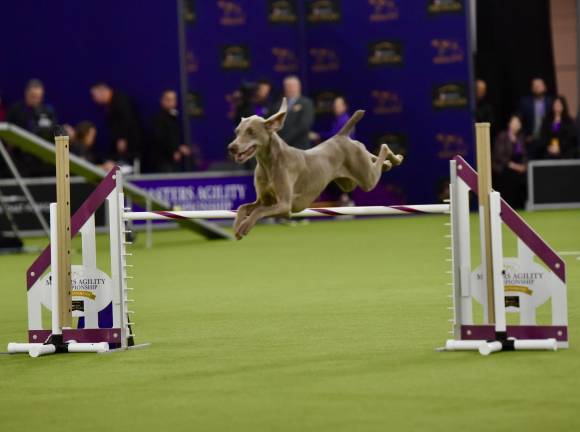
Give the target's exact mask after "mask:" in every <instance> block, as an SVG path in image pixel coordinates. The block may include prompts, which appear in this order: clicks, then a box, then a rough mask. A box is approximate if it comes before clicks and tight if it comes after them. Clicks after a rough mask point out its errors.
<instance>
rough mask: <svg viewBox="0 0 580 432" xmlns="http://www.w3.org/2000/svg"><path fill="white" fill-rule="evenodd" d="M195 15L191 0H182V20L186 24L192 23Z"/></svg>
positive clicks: (195, 17)
mask: <svg viewBox="0 0 580 432" xmlns="http://www.w3.org/2000/svg"><path fill="white" fill-rule="evenodd" d="M196 19H197V16H196V15H195V4H194V2H193V0H184V2H183V20H184V21H185V22H186V23H187V24H193V23H194V22H195V20H196Z"/></svg>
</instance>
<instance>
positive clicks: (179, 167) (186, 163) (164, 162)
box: [152, 90, 195, 172]
mask: <svg viewBox="0 0 580 432" xmlns="http://www.w3.org/2000/svg"><path fill="white" fill-rule="evenodd" d="M159 104H160V107H161V109H160V110H159V112H158V113H157V115H156V116H155V117H154V118H153V130H152V133H153V137H152V138H153V142H152V145H153V148H152V154H153V156H154V157H155V160H154V165H155V168H156V170H157V171H161V172H172V171H191V170H192V169H194V165H195V164H194V161H193V158H192V152H191V148H190V147H189V146H187V145H185V144H183V140H182V139H181V127H180V125H179V112H178V111H177V93H176V92H175V91H174V90H165V91H164V92H163V93H162V95H161V99H160V100H159Z"/></svg>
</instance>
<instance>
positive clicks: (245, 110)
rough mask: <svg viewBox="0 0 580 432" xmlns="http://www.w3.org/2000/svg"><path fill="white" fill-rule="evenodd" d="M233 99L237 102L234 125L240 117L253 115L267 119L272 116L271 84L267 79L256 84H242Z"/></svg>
mask: <svg viewBox="0 0 580 432" xmlns="http://www.w3.org/2000/svg"><path fill="white" fill-rule="evenodd" d="M235 97H236V100H237V108H236V115H235V122H236V125H237V124H238V123H239V122H240V120H241V119H242V117H250V116H253V115H257V116H260V117H268V116H269V115H270V114H272V105H273V104H272V84H271V83H270V81H268V80H267V79H261V80H259V81H258V82H256V83H247V82H245V83H242V85H241V87H240V89H239V90H238V91H237V92H236V95H235Z"/></svg>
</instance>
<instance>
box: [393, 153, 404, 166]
mask: <svg viewBox="0 0 580 432" xmlns="http://www.w3.org/2000/svg"><path fill="white" fill-rule="evenodd" d="M403 160H405V157H404V156H403V155H400V154H393V159H392V162H393V165H395V166H399V165H401V164H402V163H403Z"/></svg>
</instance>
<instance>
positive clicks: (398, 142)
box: [375, 132, 408, 156]
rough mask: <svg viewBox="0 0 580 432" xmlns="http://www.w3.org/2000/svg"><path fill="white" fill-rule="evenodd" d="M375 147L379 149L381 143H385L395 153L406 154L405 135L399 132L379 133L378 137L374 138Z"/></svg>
mask: <svg viewBox="0 0 580 432" xmlns="http://www.w3.org/2000/svg"><path fill="white" fill-rule="evenodd" d="M375 142H376V147H377V149H379V147H380V146H381V144H387V145H388V146H389V147H390V149H391V150H392V151H393V152H395V153H396V154H402V155H403V156H406V155H407V147H408V145H407V135H405V134H403V133H400V132H393V133H385V134H383V135H380V136H379V137H378V139H376V140H375Z"/></svg>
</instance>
